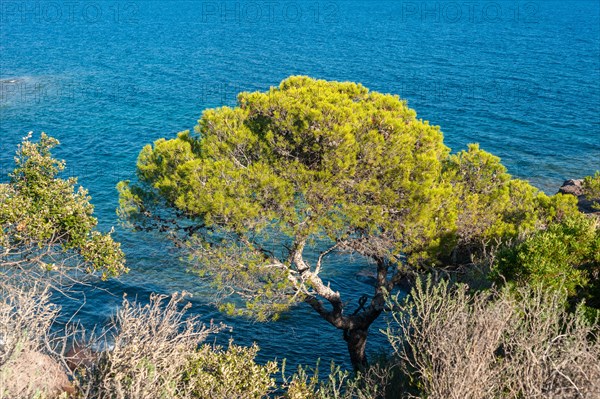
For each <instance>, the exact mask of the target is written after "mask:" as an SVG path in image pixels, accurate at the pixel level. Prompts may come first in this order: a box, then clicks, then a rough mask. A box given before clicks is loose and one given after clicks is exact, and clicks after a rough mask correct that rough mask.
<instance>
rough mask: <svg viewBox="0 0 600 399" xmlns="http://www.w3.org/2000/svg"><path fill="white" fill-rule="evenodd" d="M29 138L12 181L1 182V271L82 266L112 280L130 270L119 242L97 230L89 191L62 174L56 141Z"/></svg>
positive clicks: (18, 156)
mask: <svg viewBox="0 0 600 399" xmlns="http://www.w3.org/2000/svg"><path fill="white" fill-rule="evenodd" d="M31 136H32V134H31V133H30V134H29V135H28V136H27V137H25V138H24V139H23V142H22V144H21V145H20V146H19V148H18V150H17V154H16V157H15V164H16V167H15V169H14V171H13V172H12V173H11V174H10V175H9V178H10V180H9V182H8V183H6V184H0V267H2V272H3V273H6V274H7V275H11V274H12V275H14V274H15V273H16V271H17V270H18V271H25V270H26V271H28V272H30V273H35V274H37V275H43V274H45V272H47V271H59V272H70V271H78V270H84V271H86V272H88V273H91V272H96V271H99V272H101V273H102V277H103V278H108V277H109V276H114V275H117V274H120V273H123V272H125V271H127V269H126V267H125V256H124V254H123V252H122V251H121V249H120V244H119V243H117V242H115V241H114V240H113V239H112V237H111V235H110V233H108V234H102V233H100V232H98V231H97V230H96V225H97V219H96V218H95V217H94V216H93V211H94V208H93V206H92V205H91V204H90V197H89V196H88V194H87V191H86V190H85V189H83V188H82V187H79V188H76V184H77V179H75V178H68V179H62V178H60V177H58V176H59V174H60V173H61V172H62V171H63V170H64V167H65V163H64V162H63V161H59V160H56V159H54V158H52V155H51V150H52V148H54V147H55V146H56V145H58V144H59V143H58V140H56V139H54V138H52V137H49V136H47V135H46V134H45V133H42V135H41V137H40V140H39V142H37V143H36V142H32V141H31ZM60 275H61V276H67V275H68V273H61V274H60Z"/></svg>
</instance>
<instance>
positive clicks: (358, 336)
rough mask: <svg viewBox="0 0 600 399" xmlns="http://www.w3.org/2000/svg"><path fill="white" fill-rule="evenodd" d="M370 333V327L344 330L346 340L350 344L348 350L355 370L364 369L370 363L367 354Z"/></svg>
mask: <svg viewBox="0 0 600 399" xmlns="http://www.w3.org/2000/svg"><path fill="white" fill-rule="evenodd" d="M368 334H369V329H368V328H367V329H353V330H344V340H345V341H346V343H347V344H348V352H349V353H350V361H351V362H352V367H353V368H354V371H363V370H364V369H365V368H366V367H367V365H368V363H367V356H366V354H365V348H366V346H367V336H368Z"/></svg>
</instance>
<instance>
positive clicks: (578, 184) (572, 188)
mask: <svg viewBox="0 0 600 399" xmlns="http://www.w3.org/2000/svg"><path fill="white" fill-rule="evenodd" d="M558 192H559V193H561V194H571V195H574V196H576V197H579V196H581V195H584V192H583V180H582V179H571V180H565V182H564V183H563V184H562V186H560V188H559V189H558Z"/></svg>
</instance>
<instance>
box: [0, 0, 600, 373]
mask: <svg viewBox="0 0 600 399" xmlns="http://www.w3.org/2000/svg"><path fill="white" fill-rule="evenodd" d="M1 7H2V9H1V10H0V18H1V22H2V29H1V30H0V170H1V171H2V176H4V177H3V178H2V179H5V176H6V174H7V172H8V171H10V170H11V169H12V167H13V164H12V162H13V160H12V157H13V154H14V150H15V149H16V146H17V144H18V143H19V142H20V140H21V138H22V137H23V136H25V135H26V134H27V132H28V131H30V130H33V131H34V132H36V133H38V134H39V133H40V132H41V131H45V132H47V133H49V134H51V135H52V136H55V137H56V138H58V139H59V140H60V141H61V143H62V145H61V146H60V147H59V148H58V149H57V150H56V155H57V156H58V157H60V158H63V159H65V160H66V161H67V174H69V175H72V176H78V177H79V182H80V183H81V184H82V185H83V186H84V187H86V188H88V189H89V191H90V195H91V196H92V198H93V203H94V204H95V207H96V213H97V216H98V218H99V219H100V223H101V226H102V228H103V229H109V228H110V227H111V226H115V228H116V232H115V237H116V238H117V239H118V240H120V241H121V242H122V244H123V249H124V250H125V252H126V254H127V258H128V265H129V267H130V268H131V273H130V274H129V275H127V276H123V277H121V278H120V279H117V280H111V281H108V282H105V283H98V288H95V289H94V288H91V287H87V288H85V289H83V291H84V294H85V304H84V305H83V306H81V300H82V296H81V295H80V296H77V295H76V297H77V298H78V299H77V300H71V299H67V298H64V297H62V298H61V297H58V296H57V300H59V301H60V302H61V304H62V305H63V307H64V309H65V313H68V311H72V310H76V309H79V308H80V307H81V309H80V310H79V317H80V320H81V321H82V323H84V324H86V325H90V326H91V325H93V324H95V323H102V322H104V321H105V320H106V319H107V318H108V317H110V315H111V314H113V313H114V311H115V309H116V308H117V306H118V305H119V304H120V302H121V300H122V295H123V293H127V294H128V297H129V298H134V297H136V296H137V297H139V298H140V300H145V299H147V297H148V295H149V294H150V293H151V292H160V293H169V292H172V291H181V290H186V291H189V292H191V293H192V294H193V298H192V299H191V300H192V303H193V307H192V309H191V311H192V312H194V313H197V314H201V315H202V317H203V319H204V320H206V321H207V322H208V321H210V320H211V319H214V320H215V321H217V322H220V321H223V322H225V323H227V324H229V325H231V326H232V327H233V331H232V332H230V333H229V332H228V333H225V334H222V336H220V337H219V338H218V340H219V342H220V343H226V342H227V338H228V336H229V335H231V336H233V338H234V339H235V341H236V342H237V343H239V344H245V345H248V344H250V343H251V342H252V341H256V342H258V344H259V345H260V346H261V348H262V350H261V360H266V359H268V358H275V357H277V358H279V359H281V358H284V357H285V358H288V359H289V363H291V364H290V366H291V367H292V368H293V367H294V365H295V364H297V363H304V364H314V362H315V361H316V359H317V358H318V357H319V356H320V357H322V358H323V362H324V363H325V364H326V363H327V362H328V361H329V360H331V359H334V360H335V361H336V362H340V363H342V364H344V365H346V366H348V359H347V354H346V348H345V344H344V341H343V340H342V336H341V333H340V332H338V331H336V330H335V329H334V328H333V327H331V326H329V325H327V324H326V323H325V322H324V321H322V320H320V319H319V317H318V316H317V315H316V314H314V312H312V311H311V310H310V309H308V308H306V307H305V306H298V308H297V309H294V311H293V312H291V313H289V314H287V315H285V316H284V317H283V318H282V319H281V320H280V321H277V322H274V323H265V324H261V323H254V322H251V321H247V320H241V319H236V318H228V317H225V316H223V315H222V314H220V313H219V312H217V311H216V309H215V308H214V307H213V306H211V304H210V297H209V295H208V293H207V289H206V286H205V285H204V284H200V283H199V282H198V280H197V278H196V277H195V276H194V275H191V274H190V273H187V272H186V265H185V263H184V262H181V261H179V257H180V256H181V254H179V253H177V251H176V250H174V249H173V248H171V246H170V245H169V243H168V242H166V241H165V240H164V239H163V238H162V237H160V236H158V235H154V234H149V233H132V232H130V231H126V230H124V229H122V228H121V227H120V226H119V225H118V220H117V217H116V215H115V208H116V207H117V193H116V190H115V185H116V184H117V182H118V181H120V180H123V179H130V178H132V177H133V176H134V173H135V159H136V157H137V154H138V153H139V151H140V149H141V148H142V146H143V145H145V144H146V143H149V142H152V141H154V140H155V139H158V138H160V137H171V136H174V135H175V134H176V133H177V132H178V131H181V130H185V129H190V128H193V126H194V125H195V123H196V121H197V119H198V118H199V117H200V115H201V112H202V110H203V109H206V108H211V107H216V106H221V105H234V104H235V100H236V93H238V92H240V91H252V90H266V89H268V88H269V86H272V85H277V84H278V83H279V82H280V81H281V80H282V79H284V78H286V77H287V76H289V75H294V74H304V75H310V76H313V77H317V78H323V79H330V80H351V81H356V82H360V83H362V84H364V85H365V86H367V87H369V88H370V89H372V90H378V91H382V92H386V93H395V94H398V95H400V96H401V97H402V98H405V99H407V100H408V103H409V106H410V107H412V108H414V109H416V110H417V113H418V115H419V116H420V117H421V118H423V119H427V120H429V121H430V122H431V123H432V124H436V125H440V126H441V128H442V131H443V132H444V135H445V140H446V143H447V145H448V146H449V147H451V148H452V150H453V151H458V150H460V149H463V148H465V147H466V145H467V143H470V142H479V143H481V146H482V148H484V149H485V150H488V151H491V152H493V153H495V154H497V155H499V156H501V157H502V159H503V162H504V164H505V165H506V166H507V167H508V169H509V172H510V173H511V174H513V175H515V176H517V177H520V178H524V179H528V180H530V181H531V182H532V183H533V184H534V185H536V186H537V187H539V188H541V189H542V190H544V191H546V192H548V193H554V192H556V191H557V190H558V187H559V186H560V184H561V183H562V181H563V180H565V179H569V178H577V177H582V176H585V175H589V174H592V173H593V172H594V170H596V169H600V162H599V161H598V160H599V159H600V5H599V4H598V2H597V1H592V0H589V1H588V0H579V1H570V2H559V1H555V2H553V1H527V2H524V1H496V2H487V1H473V2H465V3H461V2H444V1H424V2H421V1H419V2H407V1H401V0H398V1H375V0H356V1H353V0H350V1H346V0H344V1H342V0H339V1H282V2H268V1H254V2H245V1H222V2H221V1H178V2H175V1H173V2H159V1H118V2H117V1H94V2H81V3H74V2H66V1H65V2H60V1H53V2H43V1H42V2H25V1H11V2H2V3H1ZM0 181H1V180H0ZM329 265H330V266H331V267H330V269H329V271H328V272H329V277H330V278H331V281H332V286H333V287H334V288H336V289H339V290H340V291H341V292H342V294H343V296H344V297H345V298H347V300H348V301H349V305H348V306H349V309H354V308H355V307H356V306H357V301H358V298H359V297H360V296H361V295H362V294H369V293H370V291H371V290H370V286H369V285H368V284H366V283H365V281H364V279H363V278H362V277H361V274H360V273H359V272H360V271H361V270H362V269H363V268H365V267H367V266H368V265H366V264H365V262H364V260H362V259H360V258H352V259H346V258H336V259H331V260H330V263H329ZM357 273H359V275H358V276H357ZM78 295H79V294H78ZM384 327H385V321H384V319H383V318H381V319H380V320H379V321H378V322H377V324H376V325H374V326H373V327H372V336H371V337H370V339H369V344H368V349H369V351H370V352H371V353H373V352H376V351H377V349H378V348H385V347H386V346H385V338H384V337H383V336H382V335H381V334H379V333H378V332H377V331H378V329H380V328H384Z"/></svg>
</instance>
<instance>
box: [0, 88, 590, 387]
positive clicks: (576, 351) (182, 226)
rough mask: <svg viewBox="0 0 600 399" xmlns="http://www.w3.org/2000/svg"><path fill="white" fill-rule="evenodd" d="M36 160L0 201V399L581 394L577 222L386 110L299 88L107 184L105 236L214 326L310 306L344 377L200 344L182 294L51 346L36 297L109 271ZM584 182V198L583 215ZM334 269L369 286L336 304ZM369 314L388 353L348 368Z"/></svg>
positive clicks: (59, 183)
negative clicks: (140, 250)
mask: <svg viewBox="0 0 600 399" xmlns="http://www.w3.org/2000/svg"><path fill="white" fill-rule="evenodd" d="M57 144H58V141H57V140H55V139H53V138H51V137H49V136H47V135H45V134H42V135H41V137H40V138H39V140H38V141H34V140H32V136H31V134H30V135H28V136H27V137H25V139H24V140H23V143H22V144H21V146H20V147H19V148H18V150H17V156H16V158H15V162H16V165H15V169H14V171H13V172H12V173H11V174H10V176H9V180H8V182H7V183H5V184H0V198H1V200H0V289H1V291H0V398H38V399H51V398H57V397H62V398H67V397H71V398H86V399H87V398H89V399H92V398H94V399H95V398H97V399H100V398H118V399H126V398H127V399H147V398H174V399H192V398H214V399H221V398H222V399H225V398H267V397H271V398H281V399H283V398H288V399H304V398H315V399H317V398H319V399H321V398H323V399H324V398H340V399H341V398H348V399H349V398H364V399H366V398H400V397H427V398H459V397H460V398H463V397H464V398H487V397H507V398H533V397H557V398H558V397H560V398H571V397H581V398H586V397H595V396H598V395H600V383H599V382H598V381H600V341H599V339H598V338H599V337H598V334H599V326H600V324H599V320H600V319H599V317H600V312H599V309H600V222H599V219H598V218H597V216H596V215H595V214H589V215H588V214H583V213H581V212H580V211H579V210H578V208H577V198H576V197H575V196H573V195H563V194H556V195H551V196H550V195H547V194H545V193H543V192H541V191H540V190H538V189H536V188H535V187H533V186H531V185H530V184H529V183H528V182H526V181H524V180H520V179H515V178H513V177H512V176H510V174H508V171H507V170H506V168H505V167H504V166H503V165H502V163H501V161H500V159H499V158H498V157H496V156H494V155H492V154H490V153H488V152H486V151H484V150H482V149H481V148H479V146H478V145H474V144H473V145H470V146H469V147H468V149H466V150H463V151H459V152H456V153H451V151H450V149H449V148H448V147H446V146H445V144H444V142H443V135H442V133H441V131H440V129H439V127H437V126H432V125H430V124H429V123H428V122H427V121H423V120H421V119H419V118H417V116H416V113H415V112H414V111H413V110H411V109H410V108H408V106H407V104H406V102H404V101H402V100H400V99H399V98H398V97H397V96H393V95H387V94H381V93H377V92H373V91H369V90H368V89H366V88H365V87H363V86H361V85H359V84H355V83H340V82H327V81H323V80H315V79H311V78H307V77H291V78H288V79H286V80H284V81H283V82H282V83H281V85H280V86H278V87H274V88H271V89H270V90H269V91H267V92H264V93H261V92H256V93H241V94H240V95H239V98H238V105H237V106H236V107H234V108H230V107H223V108H218V109H213V110H207V111H205V112H204V113H203V115H202V117H201V119H200V120H199V122H198V126H197V127H196V130H195V132H194V133H192V132H188V131H186V132H182V133H180V134H178V135H177V137H175V138H171V139H159V140H157V141H156V142H155V143H154V144H153V145H147V146H146V147H144V148H143V149H142V151H141V153H140V155H139V158H138V164H137V171H138V179H137V180H136V181H133V182H121V183H119V186H118V189H119V192H120V208H119V210H118V213H119V214H120V216H121V217H122V219H123V221H124V222H125V223H126V224H127V225H128V226H129V227H131V228H132V229H134V230H149V231H158V232H161V233H164V234H165V236H167V237H169V238H170V239H172V240H174V241H175V243H176V244H177V246H178V248H179V250H180V251H181V253H182V256H187V257H188V258H189V260H190V261H191V263H192V264H193V266H194V268H193V271H194V272H195V273H196V274H197V275H198V276H199V278H203V279H207V280H208V281H210V282H211V283H212V289H213V290H214V297H215V299H217V301H218V303H219V304H220V308H221V310H223V311H226V312H228V313H230V314H233V315H238V316H239V317H251V318H254V319H256V320H259V321H261V322H276V320H277V318H278V317H279V316H280V315H281V314H283V313H285V312H291V311H294V309H295V308H296V307H297V306H307V307H310V308H311V309H313V310H314V311H316V312H317V313H318V314H319V315H320V316H321V317H322V318H323V319H324V320H325V321H327V322H328V323H329V324H331V325H332V326H333V327H335V328H338V329H340V330H341V332H342V333H341V334H340V335H341V336H342V337H343V338H344V339H345V340H346V341H347V346H348V351H349V356H350V359H351V362H352V364H353V366H354V370H353V371H352V372H351V371H347V370H344V369H342V368H341V367H339V366H336V365H333V364H332V365H331V366H330V367H327V368H328V371H327V372H324V371H323V367H322V366H321V367H319V366H318V365H317V366H315V368H307V367H300V368H299V369H298V370H291V371H290V370H287V369H286V367H285V361H275V360H273V361H269V362H266V363H264V364H261V363H258V362H256V360H255V359H256V355H257V353H258V351H259V350H260V348H258V347H257V346H256V345H254V346H251V347H241V346H238V345H236V344H235V343H233V342H230V344H229V346H228V347H226V348H223V347H218V346H214V345H210V344H207V338H208V337H210V336H211V335H214V334H219V332H220V331H221V330H222V328H224V326H222V325H220V324H210V325H204V324H202V323H201V322H200V320H199V318H198V317H197V316H193V315H189V314H187V310H188V308H189V306H188V305H186V299H185V298H186V294H185V293H181V294H177V293H173V294H172V295H170V296H162V295H152V296H151V297H150V298H149V302H148V303H141V302H137V301H131V300H129V299H128V298H126V297H125V298H124V300H123V304H122V306H121V307H120V308H119V310H118V311H117V312H116V314H115V315H114V317H113V319H112V320H111V321H110V322H108V324H107V325H104V326H98V329H97V330H96V331H89V330H87V331H86V330H85V329H84V328H83V327H81V326H78V325H68V326H66V328H64V329H58V330H57V329H56V328H53V325H54V323H55V321H56V318H57V315H58V314H59V312H61V309H60V308H59V306H58V305H57V304H56V303H53V301H52V298H53V297H52V295H51V293H53V292H63V291H65V290H68V286H69V284H73V283H74V282H77V281H81V280H82V279H83V278H86V277H85V276H87V275H96V276H99V277H100V278H104V279H107V278H111V277H113V276H117V275H119V274H122V273H126V272H128V269H127V267H126V266H125V256H124V254H123V252H122V251H121V249H120V246H119V244H118V242H116V241H115V240H113V238H112V236H111V234H110V233H102V232H99V231H98V230H97V228H96V226H97V220H96V218H95V217H94V215H93V206H92V205H91V203H90V200H91V199H90V197H89V196H88V195H87V192H86V191H85V190H84V189H83V188H81V187H77V181H76V179H74V178H69V179H63V178H62V177H61V172H62V171H63V170H64V162H62V161H58V160H56V159H54V158H53V157H52V154H51V150H52V148H53V147H55V146H56V145H57ZM599 181H600V172H598V173H596V175H594V176H590V177H587V178H585V179H584V183H583V187H584V188H585V190H586V191H585V192H586V195H587V197H588V199H589V200H590V201H592V202H595V201H597V199H598V193H599V191H598V182H599ZM595 203H596V204H597V202H595ZM340 254H343V255H345V254H353V255H354V256H355V257H357V258H359V259H362V260H363V261H364V263H365V265H366V266H368V267H370V268H372V270H373V275H374V276H375V278H374V282H373V287H372V289H371V291H370V292H357V294H358V295H357V296H360V298H361V299H360V300H359V303H358V304H353V303H349V302H348V301H347V300H344V298H342V294H341V293H339V292H338V291H336V290H335V289H334V288H332V287H331V284H330V281H329V280H328V276H330V274H329V273H330V272H331V267H332V265H333V264H334V263H333V262H329V260H330V259H331V257H334V256H337V255H340ZM336 264H338V265H339V263H336ZM337 267H339V266H337ZM400 286H402V287H403V288H404V289H406V290H407V291H408V292H409V295H408V296H406V298H404V299H400V297H399V296H398V287H400ZM357 289H358V288H357ZM383 314H385V315H388V328H387V330H386V331H385V334H386V336H387V339H388V341H389V343H390V344H391V347H392V351H391V352H390V353H384V354H381V356H380V357H379V358H373V359H371V362H367V352H366V350H365V349H366V342H367V336H368V334H369V332H370V331H369V327H370V326H371V324H372V322H373V321H374V320H375V319H376V318H378V317H380V316H381V315H383ZM371 333H373V332H372V331H371ZM305 350H310V348H305ZM318 355H319V354H318V353H316V354H315V357H318ZM42 364H43V365H44V366H43V368H44V370H45V372H44V373H40V370H39V368H40V367H42V366H36V365H42ZM16 376H21V377H22V376H25V378H17V377H16Z"/></svg>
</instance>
